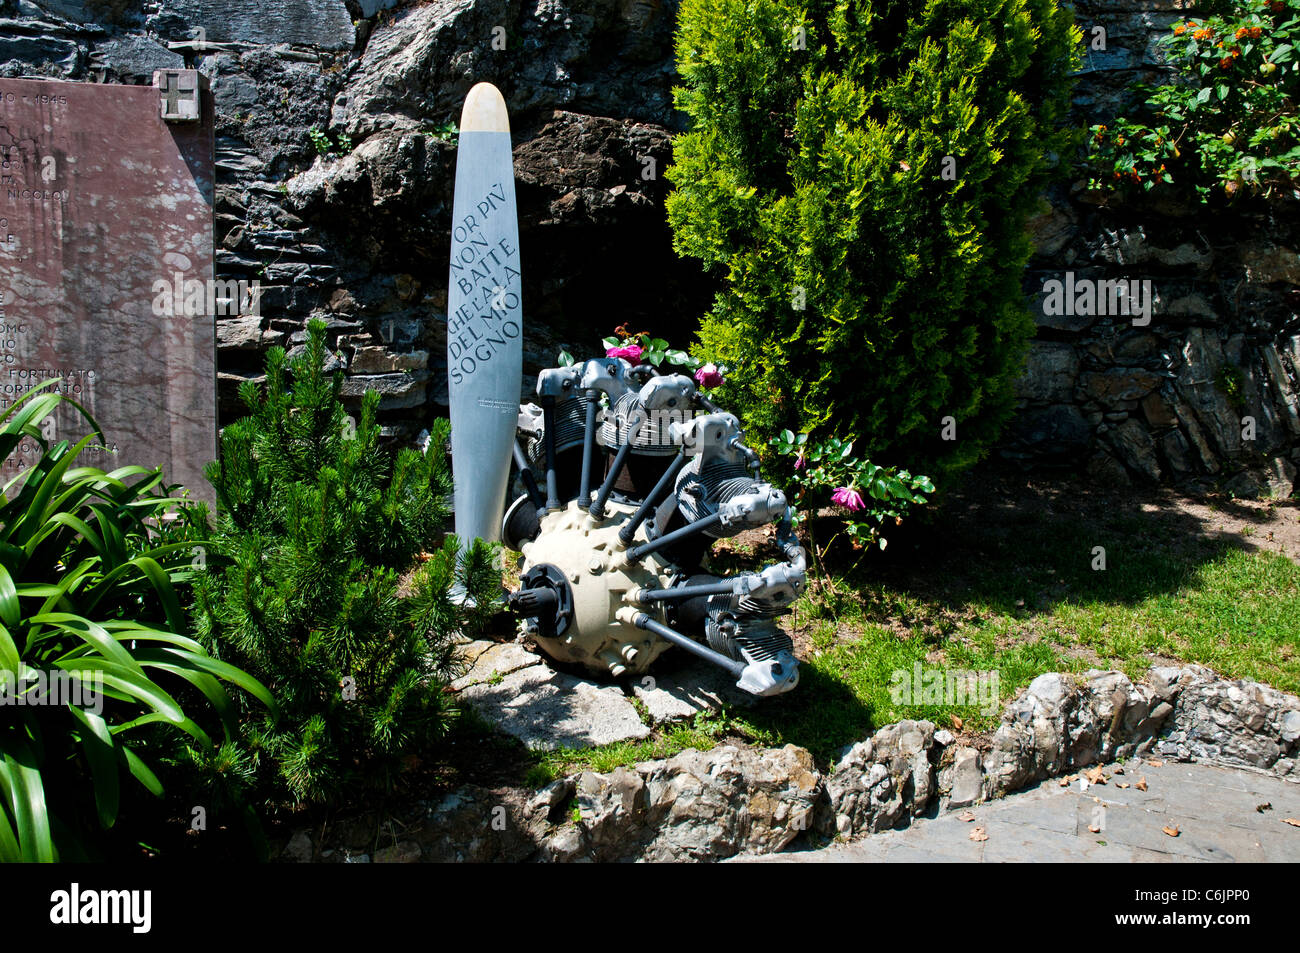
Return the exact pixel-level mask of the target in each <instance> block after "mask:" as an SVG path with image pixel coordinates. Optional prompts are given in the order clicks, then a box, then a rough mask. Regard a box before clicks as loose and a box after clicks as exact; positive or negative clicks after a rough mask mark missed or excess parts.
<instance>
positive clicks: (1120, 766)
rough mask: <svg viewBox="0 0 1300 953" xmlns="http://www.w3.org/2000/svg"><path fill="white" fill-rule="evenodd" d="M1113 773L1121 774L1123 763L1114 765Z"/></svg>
mask: <svg viewBox="0 0 1300 953" xmlns="http://www.w3.org/2000/svg"><path fill="white" fill-rule="evenodd" d="M1114 773H1115V774H1123V773H1124V765H1122V764H1117V765H1115V768H1114Z"/></svg>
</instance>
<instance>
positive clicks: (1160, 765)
mask: <svg viewBox="0 0 1300 953" xmlns="http://www.w3.org/2000/svg"><path fill="white" fill-rule="evenodd" d="M1147 764H1149V765H1151V767H1153V768H1163V767H1164V766H1165V763H1164V762H1163V761H1148V762H1147Z"/></svg>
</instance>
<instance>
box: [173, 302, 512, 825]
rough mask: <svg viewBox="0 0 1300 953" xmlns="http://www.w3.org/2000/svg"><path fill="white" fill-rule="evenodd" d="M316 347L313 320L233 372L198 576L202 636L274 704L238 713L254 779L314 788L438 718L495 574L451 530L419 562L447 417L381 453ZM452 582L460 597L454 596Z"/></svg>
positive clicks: (432, 518)
mask: <svg viewBox="0 0 1300 953" xmlns="http://www.w3.org/2000/svg"><path fill="white" fill-rule="evenodd" d="M326 358H327V350H326V346H325V326H324V324H323V323H322V322H319V321H313V322H312V323H311V325H310V327H309V341H308V343H307V346H306V348H305V350H304V352H303V353H302V354H300V355H299V356H298V357H296V358H294V359H293V360H289V359H288V357H287V356H286V354H285V352H284V350H283V349H282V348H274V349H272V350H271V352H270V354H269V355H268V357H267V375H266V376H267V383H266V388H265V393H262V392H261V389H260V388H258V387H257V386H256V385H255V384H253V383H251V382H250V383H246V384H245V385H244V387H243V389H242V391H241V397H242V398H243V400H244V402H245V404H247V406H248V409H249V411H250V414H249V416H247V417H244V418H242V419H240V420H239V421H236V422H235V423H232V424H230V425H229V426H227V427H226V428H225V430H224V431H223V433H222V439H221V459H220V461H219V462H217V463H216V464H213V465H212V466H211V467H210V468H209V470H208V476H209V479H210V480H211V481H212V484H213V486H215V487H216V490H217V503H218V512H219V519H218V526H217V531H216V533H215V538H214V540H213V543H212V548H211V552H210V556H209V562H208V573H207V575H206V578H205V579H204V580H203V581H202V582H201V584H200V585H199V586H198V589H197V616H198V623H197V624H198V626H199V632H200V636H201V637H202V638H203V639H204V641H205V642H206V643H207V644H208V645H209V646H211V648H212V651H213V653H214V654H217V655H219V656H221V657H222V658H227V659H230V660H231V661H232V662H235V663H237V664H239V665H240V666H241V667H243V668H246V669H247V670H248V671H250V672H253V673H254V674H256V675H257V676H258V677H259V678H261V679H262V680H263V681H265V682H266V684H267V685H268V686H269V687H270V688H271V690H272V692H273V693H274V695H275V697H276V699H277V700H278V701H279V703H280V708H281V714H280V718H279V719H278V720H271V719H266V718H263V717H261V715H260V713H259V712H257V711H256V710H249V711H247V712H246V714H247V718H246V723H245V729H246V730H245V738H244V751H245V754H246V756H247V759H248V761H249V763H250V765H251V771H252V774H253V776H254V778H255V780H256V783H257V787H258V790H259V793H261V794H262V795H264V796H267V797H270V798H274V799H284V798H285V797H289V798H292V799H294V800H296V801H312V802H324V801H328V800H331V799H333V798H335V797H336V796H338V795H339V794H341V793H342V792H343V791H344V789H345V788H347V787H348V786H350V785H351V784H352V783H353V782H356V781H359V780H361V779H363V778H371V779H383V778H387V777H388V776H389V774H390V772H389V769H391V768H392V767H393V766H394V763H395V761H396V760H397V759H399V758H400V757H401V756H402V755H404V754H408V753H413V752H415V751H418V750H420V749H421V747H422V746H424V745H427V744H428V743H429V742H431V741H432V740H434V739H436V738H438V737H439V736H440V735H441V734H442V733H443V732H444V731H445V730H446V728H447V726H448V723H449V719H450V717H451V716H452V714H453V712H454V708H453V700H452V698H453V697H452V696H451V695H450V694H448V693H447V692H446V691H445V690H444V686H445V682H446V680H447V679H448V677H450V676H453V675H454V674H455V673H456V666H457V663H458V658H457V655H456V653H455V646H454V644H453V641H452V639H453V636H454V634H455V633H456V632H457V631H462V632H469V631H472V630H474V629H475V628H476V627H477V626H478V625H480V624H481V623H482V621H483V620H484V618H485V616H486V614H487V613H488V611H490V607H491V606H492V605H493V604H494V600H495V599H496V597H497V595H499V589H500V582H501V577H500V573H499V571H498V569H497V565H496V559H497V553H496V550H495V549H493V548H492V547H490V546H487V545H485V544H483V543H482V542H481V541H475V543H474V545H472V546H471V547H469V548H467V549H462V548H461V546H460V544H459V542H458V541H457V540H456V539H455V538H454V537H451V538H449V539H447V541H446V542H445V543H443V544H442V545H441V546H437V547H436V548H435V550H434V552H433V553H432V555H430V556H427V558H423V557H425V554H424V552H423V550H424V548H425V547H426V546H434V545H435V540H436V539H437V538H438V537H439V536H440V535H441V533H442V528H443V524H444V522H445V519H446V516H447V508H446V504H445V500H446V498H447V495H448V493H449V492H450V489H451V477H450V472H449V465H448V461H447V457H446V451H445V444H446V439H447V434H448V429H447V425H446V422H445V421H440V422H439V423H438V424H437V425H436V426H435V427H434V428H433V438H432V440H431V442H430V445H429V448H428V450H427V452H425V453H423V454H421V453H417V452H416V451H414V450H410V449H406V450H402V451H401V452H400V453H398V454H396V456H395V458H394V456H393V455H392V454H389V453H387V452H385V450H384V448H382V447H380V446H379V438H380V428H379V426H378V425H377V424H376V422H375V412H376V409H377V407H378V403H379V395H378V394H376V393H374V392H373V391H371V392H367V393H366V395H365V397H364V398H363V400H362V405H361V414H360V420H353V419H352V418H351V417H349V416H348V414H347V412H346V410H345V409H344V406H343V403H342V401H341V400H340V398H339V392H340V388H341V386H342V375H341V374H335V375H333V376H326V375H325V374H324V373H323V371H322V365H323V364H324V362H325V360H326ZM422 558H423V561H421V559H422ZM456 582H460V583H461V584H462V585H463V586H464V588H465V590H466V591H467V592H468V595H469V599H466V600H459V599H456V598H454V597H453V595H452V594H451V590H452V587H453V584H454V583H456ZM475 606H478V607H480V608H474V607H475Z"/></svg>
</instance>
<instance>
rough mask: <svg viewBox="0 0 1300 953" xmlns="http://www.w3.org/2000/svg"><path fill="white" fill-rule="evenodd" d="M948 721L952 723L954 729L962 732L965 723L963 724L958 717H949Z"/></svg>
mask: <svg viewBox="0 0 1300 953" xmlns="http://www.w3.org/2000/svg"><path fill="white" fill-rule="evenodd" d="M948 720H949V721H951V722H952V726H953V727H954V728H956V729H957V730H958V731H961V726H962V725H963V724H964V722H962V720H961V719H960V718H958V717H957V716H956V715H949V716H948Z"/></svg>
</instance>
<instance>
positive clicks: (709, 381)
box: [695, 363, 723, 387]
mask: <svg viewBox="0 0 1300 953" xmlns="http://www.w3.org/2000/svg"><path fill="white" fill-rule="evenodd" d="M722 381H723V377H722V371H720V370H718V365H717V364H713V363H709V364H705V365H704V366H703V367H701V368H700V369H699V370H698V371H696V372H695V383H697V384H699V385H700V386H701V387H717V386H718V385H719V384H721V383H722Z"/></svg>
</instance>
